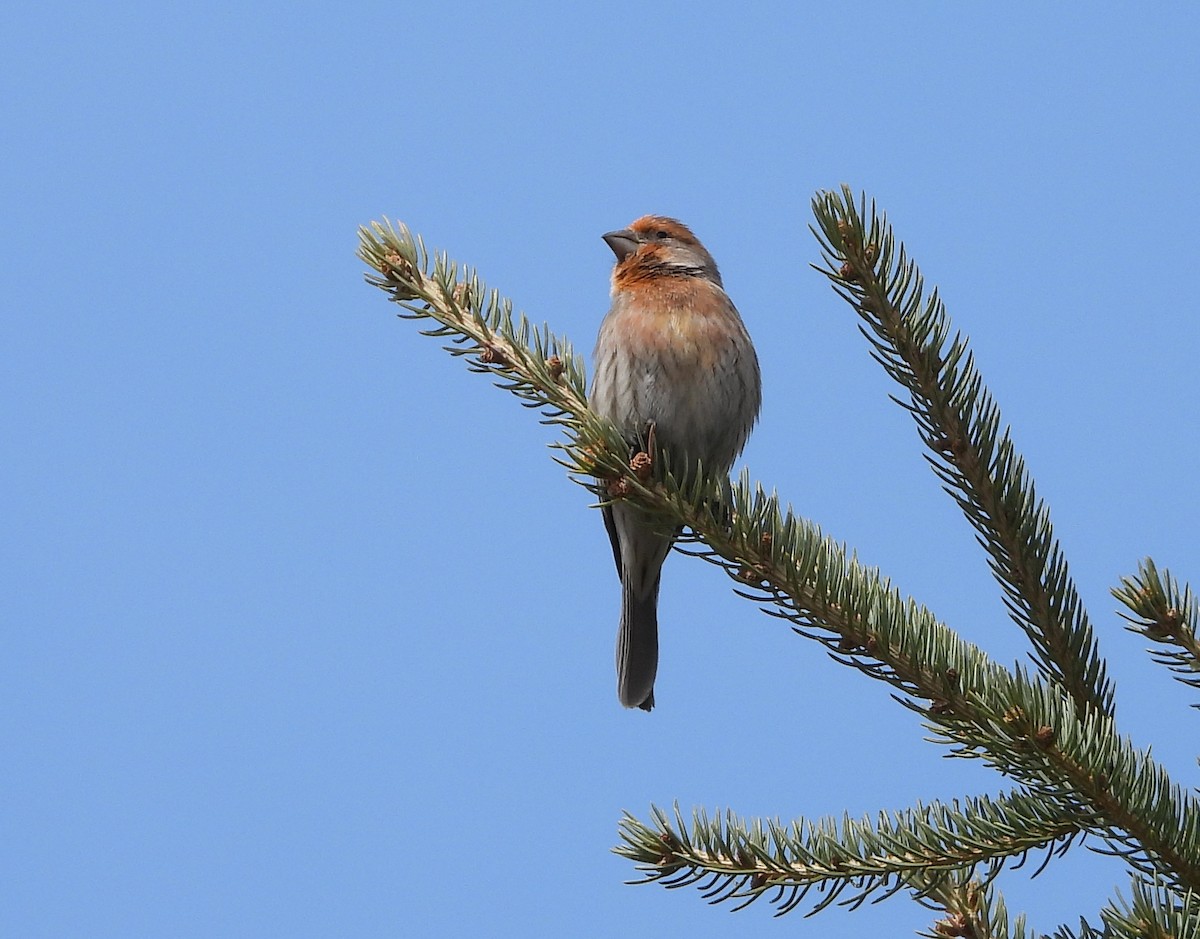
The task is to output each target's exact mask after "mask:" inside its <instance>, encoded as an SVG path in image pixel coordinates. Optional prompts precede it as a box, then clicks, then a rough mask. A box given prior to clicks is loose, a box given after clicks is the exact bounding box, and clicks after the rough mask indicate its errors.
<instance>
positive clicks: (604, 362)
mask: <svg viewBox="0 0 1200 939" xmlns="http://www.w3.org/2000/svg"><path fill="white" fill-rule="evenodd" d="M604 240H605V241H606V242H607V243H608V246H609V247H610V248H612V250H613V253H614V254H615V255H616V256H617V263H616V266H615V267H614V268H613V274H612V308H611V309H610V310H609V311H608V315H607V316H606V317H605V318H604V322H603V323H602V324H601V326H600V336H599V339H598V340H597V342H596V353H595V371H594V375H593V379H592V391H591V404H592V407H593V408H594V409H595V411H596V413H597V414H599V415H601V416H603V417H606V418H608V419H609V420H610V421H612V422H613V423H614V424H615V425H616V426H617V427H618V428H619V430H620V432H621V434H622V436H623V437H624V438H625V440H626V441H627V442H628V444H629V446H630V448H631V453H632V452H636V451H638V450H643V449H644V450H647V451H650V450H655V449H658V448H661V450H662V451H663V455H664V456H665V458H666V459H667V461H668V463H669V465H670V466H671V467H672V468H673V469H674V470H675V472H676V473H677V474H686V473H688V472H690V471H694V468H695V465H696V461H697V460H699V461H700V462H701V464H702V465H703V467H704V470H705V472H706V473H707V474H711V475H713V476H717V475H718V474H719V475H720V476H725V475H727V474H728V473H729V469H730V467H732V466H733V461H734V459H735V458H736V457H737V455H738V454H739V453H740V452H741V450H742V447H743V446H744V445H745V443H746V438H747V437H748V436H749V435H750V428H751V427H753V426H754V422H755V421H756V420H757V419H758V409H759V405H760V403H761V400H762V395H761V387H760V384H761V383H760V376H759V371H758V358H757V357H756V356H755V354H754V346H753V345H752V344H751V342H750V336H749V334H748V333H747V332H746V327H745V326H744V325H743V324H742V319H741V317H740V316H739V315H738V311H737V309H736V308H735V307H734V305H733V301H731V300H730V299H729V297H728V296H727V295H726V293H725V290H724V288H723V286H722V284H721V275H720V273H719V272H718V271H717V264H716V262H715V261H714V260H713V258H712V255H711V254H709V253H708V251H707V250H706V249H705V247H704V245H702V244H700V242H699V241H698V240H697V239H696V236H695V235H693V234H692V233H691V231H690V230H689V229H688V227H687V226H686V225H684V224H682V223H681V222H678V221H676V220H675V219H671V218H663V217H661V216H657V215H647V216H645V217H644V218H640V219H638V220H637V221H636V222H634V223H633V224H632V225H630V226H629V227H628V228H625V229H622V230H620V231H612V232H609V233H608V234H607V235H605V236H604ZM648 440H653V442H654V446H650V445H649V443H648V442H647V441H648ZM650 455H651V456H652V457H654V456H655V454H654V453H651V454H650ZM604 524H605V527H606V528H607V529H608V536H609V538H610V539H611V541H612V548H613V555H614V557H615V558H616V561H617V573H618V574H620V577H621V627H620V632H619V633H618V635H617V696H618V698H620V700H621V703H622V704H623V705H625V707H629V708H632V707H638V708H641V709H642V710H644V711H649V710H650V709H651V708H652V707H654V677H655V673H656V672H657V671H658V582H659V575H660V573H661V571H662V565H663V561H665V560H666V557H667V553H668V552H669V551H670V550H671V543H672V542H673V541H674V538H673V537H671V536H670V535H664V534H662V533H661V529H658V530H656V529H655V528H654V527H653V526H652V525H651V524H650V522H649V520H648V519H646V517H645V516H644V515H643V514H642V512H641V511H640V510H638V509H637V508H635V507H633V506H631V505H627V504H624V503H621V502H620V501H615V502H612V503H611V504H609V505H607V506H605V508H604Z"/></svg>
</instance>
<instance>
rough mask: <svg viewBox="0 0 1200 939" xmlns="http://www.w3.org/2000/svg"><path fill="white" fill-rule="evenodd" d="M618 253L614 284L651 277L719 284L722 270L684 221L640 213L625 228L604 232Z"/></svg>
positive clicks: (613, 249)
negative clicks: (636, 218)
mask: <svg viewBox="0 0 1200 939" xmlns="http://www.w3.org/2000/svg"><path fill="white" fill-rule="evenodd" d="M603 237H604V240H605V242H606V243H607V244H608V246H609V247H610V248H612V251H613V254H615V255H616V256H617V264H616V267H615V268H614V269H613V284H614V285H615V286H620V285H622V283H623V282H624V283H631V282H635V281H639V280H644V279H647V278H650V277H663V276H666V277H703V278H705V279H706V280H710V281H712V282H713V283H715V284H717V285H718V286H720V284H721V273H720V271H718V270H717V262H716V261H714V260H713V257H712V255H711V254H709V253H708V249H707V248H705V247H704V245H702V244H700V240H699V239H698V238H697V237H696V236H695V235H693V234H692V230H691V229H690V228H688V227H687V226H686V225H684V224H683V222H680V221H678V220H676V219H673V218H667V217H666V216H663V215H643V216H642V217H641V218H639V219H638V220H637V221H636V222H634V223H633V224H632V225H630V226H629V227H628V228H622V229H620V230H618V231H610V232H608V233H607V234H606V235H604V236H603Z"/></svg>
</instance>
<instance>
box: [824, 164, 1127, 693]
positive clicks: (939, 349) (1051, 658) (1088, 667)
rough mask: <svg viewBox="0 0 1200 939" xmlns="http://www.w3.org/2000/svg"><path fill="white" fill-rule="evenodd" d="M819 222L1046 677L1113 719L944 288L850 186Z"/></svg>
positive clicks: (829, 265)
mask: <svg viewBox="0 0 1200 939" xmlns="http://www.w3.org/2000/svg"><path fill="white" fill-rule="evenodd" d="M813 212H814V214H815V215H816V219H817V225H816V227H814V228H813V233H814V234H815V235H816V236H817V238H818V240H819V241H820V242H821V247H822V250H823V253H824V256H825V266H823V267H822V266H818V265H814V268H815V269H816V270H818V271H820V272H821V273H822V274H824V275H825V276H826V277H828V278H829V279H830V281H831V282H832V284H833V287H834V290H835V291H836V292H837V294H838V295H839V296H840V297H842V298H843V299H844V300H845V301H846V302H847V303H849V304H850V305H851V306H852V307H853V308H854V310H855V311H856V312H857V313H858V315H859V316H860V317H861V319H862V321H863V322H862V324H861V325H860V327H859V328H860V330H861V331H862V333H863V335H864V336H865V337H866V339H867V340H868V342H870V344H871V348H872V356H873V357H874V359H875V360H876V361H877V362H879V364H880V365H882V366H883V368H884V370H885V371H886V372H887V373H888V375H890V376H891V377H892V378H894V379H895V380H896V381H897V382H899V383H900V385H901V386H903V388H904V390H905V393H906V395H905V396H906V398H907V400H902V399H899V398H893V400H895V401H897V403H898V404H900V405H901V406H902V407H904V408H905V409H906V410H908V411H909V412H910V413H911V414H912V416H913V419H914V420H915V421H916V424H917V429H918V433H919V435H920V438H921V441H922V443H924V444H925V446H926V448H927V450H928V453H927V454H926V458H927V459H928V461H929V462H930V464H931V465H932V467H933V469H934V472H935V473H936V474H937V476H938V478H939V479H940V480H941V481H942V483H943V484H944V488H945V490H946V492H947V493H949V494H950V495H951V496H952V497H953V498H954V500H955V501H956V502H957V503H958V505H959V507H960V508H961V509H962V511H963V513H964V514H965V515H966V517H967V520H968V521H969V522H970V524H971V525H972V527H973V528H974V529H975V532H976V534H977V537H978V540H979V542H980V544H981V545H983V547H984V548H985V549H986V550H987V552H988V555H989V558H990V561H989V566H990V567H991V570H992V573H993V575H994V576H995V577H996V579H997V580H998V581H999V583H1000V585H1001V587H1002V588H1003V591H1004V597H1005V602H1006V605H1007V607H1008V609H1009V612H1010V614H1011V616H1012V617H1013V619H1014V620H1015V621H1016V622H1017V624H1018V625H1020V626H1021V627H1022V629H1024V630H1025V632H1026V634H1027V635H1028V636H1029V638H1030V640H1031V642H1032V644H1033V647H1034V652H1035V656H1034V658H1035V661H1036V662H1037V663H1038V666H1039V668H1040V669H1041V671H1042V672H1043V674H1045V675H1046V676H1047V677H1049V678H1050V679H1052V680H1053V681H1055V682H1058V683H1059V684H1061V685H1062V686H1063V687H1064V688H1065V689H1066V690H1067V693H1068V694H1070V695H1071V697H1072V698H1073V699H1074V700H1075V702H1076V703H1077V705H1078V707H1079V708H1080V709H1081V710H1083V709H1086V708H1089V707H1094V708H1097V709H1099V710H1100V711H1103V712H1104V713H1105V714H1111V713H1112V711H1113V700H1112V687H1111V685H1110V684H1109V681H1108V678H1107V676H1106V675H1105V669H1104V661H1103V659H1101V658H1100V654H1099V651H1098V650H1097V648H1096V642H1095V639H1094V638H1093V635H1092V628H1091V625H1090V623H1089V621H1088V616H1087V612H1086V610H1084V607H1083V603H1082V601H1081V600H1080V598H1079V594H1078V592H1077V591H1076V589H1075V584H1074V582H1073V581H1072V579H1071V577H1070V574H1069V572H1068V570H1067V562H1066V559H1065V558H1064V557H1063V555H1062V551H1061V549H1060V547H1059V544H1058V541H1057V540H1056V539H1055V537H1054V533H1053V530H1052V529H1051V526H1050V514H1049V511H1048V510H1047V508H1046V505H1045V503H1044V502H1043V501H1042V500H1041V499H1039V498H1038V496H1037V494H1036V491H1035V489H1034V485H1033V480H1032V479H1031V478H1030V476H1029V473H1028V472H1027V471H1026V469H1025V461H1024V460H1023V459H1022V457H1021V456H1020V455H1019V454H1018V453H1017V452H1016V450H1015V448H1014V446H1013V443H1012V439H1011V437H1010V435H1009V431H1008V428H1004V429H1003V430H1001V424H1000V409H999V407H998V406H997V405H996V403H995V401H994V400H993V399H992V397H991V395H990V394H989V392H988V390H987V388H986V387H985V386H984V384H983V380H982V377H981V376H980V374H979V371H978V369H977V368H976V367H975V361H974V355H973V354H972V353H971V351H970V350H969V348H968V345H967V340H966V337H964V336H963V335H962V334H961V333H953V334H952V333H951V329H952V325H951V323H950V320H949V318H948V317H947V315H946V310H945V305H944V304H943V303H942V301H941V300H940V298H939V297H938V292H937V290H936V289H934V290H933V291H932V292H931V293H930V295H929V296H928V298H926V297H925V288H924V280H923V278H922V277H921V273H920V271H919V270H918V269H917V266H916V264H915V263H914V262H913V261H911V260H910V259H909V258H908V256H907V254H906V252H905V249H904V246H903V245H901V244H898V243H897V241H896V239H895V236H894V234H893V232H892V228H891V226H890V225H889V224H888V222H887V219H886V218H885V217H884V216H883V215H880V214H878V213H877V212H876V211H875V204H874V202H872V203H871V207H870V211H869V212H868V210H867V205H866V199H865V197H864V198H863V199H862V200H861V202H860V205H859V206H857V207H856V206H855V200H854V197H853V194H852V193H851V191H850V189H849V187H846V186H843V187H842V192H841V194H840V195H838V194H836V193H832V192H824V193H819V194H818V195H817V196H816V197H815V198H814V199H813Z"/></svg>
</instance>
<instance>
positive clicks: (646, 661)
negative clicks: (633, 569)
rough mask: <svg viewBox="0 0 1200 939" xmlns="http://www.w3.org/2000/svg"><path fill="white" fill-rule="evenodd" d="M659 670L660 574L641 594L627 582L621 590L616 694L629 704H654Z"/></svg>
mask: <svg viewBox="0 0 1200 939" xmlns="http://www.w3.org/2000/svg"><path fill="white" fill-rule="evenodd" d="M657 672H658V578H655V580H654V589H652V590H649V591H647V592H646V593H644V594H642V595H640V596H639V595H638V594H637V593H635V592H634V590H633V589H631V585H630V584H628V583H626V584H625V585H623V587H622V590H621V629H620V632H619V633H618V634H617V697H618V698H620V700H621V703H622V704H623V705H625V707H627V708H641V709H642V710H643V711H649V710H650V709H651V708H653V707H654V676H655V675H656V674H657Z"/></svg>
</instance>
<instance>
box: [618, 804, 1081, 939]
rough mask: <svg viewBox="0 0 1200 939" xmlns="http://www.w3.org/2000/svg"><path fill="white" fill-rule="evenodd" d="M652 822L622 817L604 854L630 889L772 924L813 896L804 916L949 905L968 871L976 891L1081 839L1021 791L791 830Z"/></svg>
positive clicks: (773, 825)
mask: <svg viewBox="0 0 1200 939" xmlns="http://www.w3.org/2000/svg"><path fill="white" fill-rule="evenodd" d="M651 815H652V818H653V823H652V824H650V825H647V824H644V823H643V822H641V821H639V820H638V819H636V818H635V817H633V816H632V815H629V814H626V815H625V817H624V818H623V819H622V821H621V823H620V835H621V838H622V841H623V842H624V843H623V844H621V845H620V846H618V847H617V848H614V851H615V852H616V853H617V854H619V855H621V856H622V857H626V858H629V859H630V860H632V861H634V862H635V864H636V865H637V868H638V870H639V871H641V872H642V874H643V875H644V876H643V878H642V879H641V880H639V881H636V882H637V883H649V882H654V881H659V882H662V883H663V884H664V885H665V886H668V887H682V886H688V885H693V884H695V885H699V886H700V888H701V890H702V891H703V892H704V896H705V897H706V898H707V899H709V901H710V902H712V903H719V902H724V901H730V900H732V901H737V902H736V905H735V909H741V908H743V907H745V906H748V905H750V904H751V903H752V902H754V901H755V900H758V899H760V898H762V897H767V898H768V902H769V903H770V904H771V905H773V906H776V907H778V912H777V914H776V915H781V914H783V913H787V912H789V911H791V910H793V909H795V908H796V907H798V906H799V905H800V904H801V903H803V902H804V900H805V899H806V897H807V895H808V894H809V893H810V891H814V890H815V893H816V897H817V899H816V901H815V904H814V906H813V907H812V909H811V910H810V914H811V913H816V912H818V911H820V910H822V909H824V908H825V907H827V906H829V905H830V904H831V903H834V902H835V901H836V902H838V903H840V904H842V905H846V906H850V907H856V906H858V905H860V904H861V903H863V902H865V901H867V900H873V901H877V900H881V899H884V898H886V897H888V896H891V895H892V894H893V893H895V892H897V891H898V890H901V889H903V888H908V889H910V890H912V891H913V892H914V893H916V894H917V895H918V897H925V896H929V897H933V898H937V897H940V896H941V895H942V893H945V894H946V896H951V895H953V896H955V897H958V896H959V894H960V893H961V892H962V891H963V890H965V889H966V888H965V886H963V885H965V884H966V883H967V882H969V881H972V880H973V878H974V874H975V872H976V870H977V868H978V869H982V870H983V872H984V873H983V879H982V881H978V883H986V882H988V881H990V880H991V879H992V878H993V877H995V875H996V874H997V873H998V872H999V871H1000V870H1001V869H1002V868H1003V867H1004V866H1005V865H1006V864H1015V866H1020V865H1021V864H1022V863H1024V862H1025V860H1026V858H1027V857H1028V855H1029V854H1030V852H1032V851H1037V850H1042V849H1044V850H1045V851H1046V852H1047V859H1048V858H1049V856H1050V855H1053V854H1062V853H1065V851H1066V849H1067V848H1068V847H1070V845H1071V844H1072V842H1074V841H1075V840H1076V839H1077V838H1078V837H1079V832H1080V826H1079V824H1078V823H1077V821H1076V820H1075V819H1070V820H1067V819H1064V818H1063V816H1062V814H1061V813H1060V812H1058V811H1057V810H1056V807H1055V806H1053V804H1052V803H1048V802H1046V801H1045V800H1043V799H1040V798H1036V797H1033V796H1030V795H1028V794H1025V793H1011V794H1009V795H1005V796H1001V797H998V798H996V799H989V798H987V797H986V796H984V797H978V798H971V799H966V800H964V802H962V803H961V804H960V803H959V802H958V801H957V800H956V801H955V802H953V803H952V804H950V805H943V804H941V803H934V804H931V805H917V806H916V807H915V808H912V809H907V810H905V811H903V812H896V813H892V814H890V815H889V814H885V813H880V815H879V816H878V818H876V819H871V818H863V819H851V818H849V817H848V816H847V817H845V818H843V819H841V821H840V822H839V821H838V820H837V819H833V818H825V819H820V820H817V821H808V820H805V819H800V820H797V821H795V822H793V823H791V824H790V825H784V824H782V823H780V822H778V821H767V822H763V821H761V820H757V819H756V820H753V821H751V822H747V821H745V820H743V819H740V818H738V817H737V816H735V815H734V814H733V813H732V812H726V813H724V814H723V815H722V814H716V815H713V816H711V817H710V816H709V815H708V814H707V813H705V812H703V811H697V812H695V813H694V815H693V817H692V820H691V823H690V824H689V823H688V822H687V821H686V820H685V819H684V818H683V816H682V814H681V813H680V811H679V808H678V806H676V808H675V811H674V814H673V818H672V816H669V815H668V814H667V813H666V812H664V811H663V810H662V809H659V808H656V807H652V809H651ZM950 874H953V875H954V877H955V878H959V879H958V880H955V883H958V884H959V886H958V887H956V888H955V889H954V890H951V889H950V887H949V886H947V884H948V883H949V882H950V881H948V880H946V876H948V875H950ZM960 875H961V876H960ZM951 879H952V880H953V879H954V878H951ZM956 891H957V892H956ZM959 899H961V897H960V898H959ZM955 902H958V901H957V900H956V901H955ZM943 908H944V909H947V910H949V911H950V912H955V911H956V910H957V909H958V907H950V906H943ZM997 935H1007V933H998V934H997Z"/></svg>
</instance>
